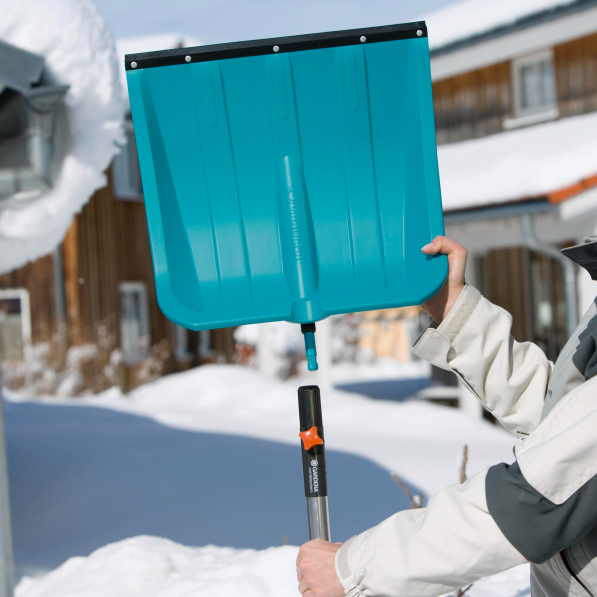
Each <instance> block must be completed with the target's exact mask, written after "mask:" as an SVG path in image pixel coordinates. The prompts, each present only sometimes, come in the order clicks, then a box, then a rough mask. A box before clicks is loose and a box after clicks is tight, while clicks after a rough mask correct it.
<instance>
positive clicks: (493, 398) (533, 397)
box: [413, 285, 553, 435]
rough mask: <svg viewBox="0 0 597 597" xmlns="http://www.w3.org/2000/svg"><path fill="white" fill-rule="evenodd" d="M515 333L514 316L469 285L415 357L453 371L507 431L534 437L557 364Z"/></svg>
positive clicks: (426, 336)
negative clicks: (515, 335) (512, 330)
mask: <svg viewBox="0 0 597 597" xmlns="http://www.w3.org/2000/svg"><path fill="white" fill-rule="evenodd" d="M511 329H512V316H511V315H510V314H509V313H508V312H506V311H504V309H501V308H500V307H497V306H496V305H494V304H492V303H490V302H489V301H488V300H487V299H485V298H483V296H481V294H480V292H479V291H478V290H477V289H475V288H473V287H472V286H468V285H467V286H465V288H464V290H463V291H462V293H461V295H460V296H459V297H458V300H457V301H456V303H455V304H454V307H452V309H451V310H450V313H449V314H448V316H447V317H446V319H445V320H444V321H443V322H442V323H441V325H439V326H438V327H434V326H431V327H430V328H429V329H427V330H426V331H425V333H424V334H423V335H422V336H421V338H419V340H418V341H417V343H416V344H415V346H414V348H413V353H414V354H415V355H417V356H419V357H420V358H422V359H424V360H426V361H429V362H430V363H431V364H432V365H435V366H436V367H440V368H442V369H448V370H451V371H453V372H454V373H455V374H456V375H457V376H458V377H459V378H460V379H461V380H462V382H463V384H464V385H465V386H466V387H467V388H468V389H469V390H470V391H471V392H473V394H474V395H475V396H476V397H477V398H478V399H479V400H480V401H481V403H482V404H483V406H484V407H485V408H486V409H487V410H489V411H490V412H491V413H492V414H493V415H494V416H495V417H496V418H497V419H498V420H499V421H500V423H501V424H502V425H503V426H504V427H505V428H506V429H508V430H509V431H511V432H512V433H515V434H518V435H528V434H529V433H530V432H531V431H532V430H533V429H535V428H536V427H537V425H538V424H539V421H540V417H541V410H542V408H543V403H544V400H545V395H546V392H547V385H548V382H549V378H550V375H551V370H552V367H553V365H552V363H551V362H550V361H549V360H548V359H547V357H546V356H545V354H544V353H543V351H542V350H541V349H540V348H539V347H538V346H536V345H535V344H532V343H530V342H522V343H520V342H516V341H515V340H514V338H513V337H512V335H511V333H510V331H511Z"/></svg>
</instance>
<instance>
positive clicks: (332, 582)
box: [296, 539, 345, 597]
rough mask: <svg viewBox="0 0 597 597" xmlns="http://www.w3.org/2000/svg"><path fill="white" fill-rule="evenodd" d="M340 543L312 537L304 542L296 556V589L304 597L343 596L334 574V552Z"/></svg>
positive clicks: (342, 588) (340, 584)
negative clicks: (312, 538) (311, 539)
mask: <svg viewBox="0 0 597 597" xmlns="http://www.w3.org/2000/svg"><path fill="white" fill-rule="evenodd" d="M341 546H342V543H330V542H329V541H324V540H323V539H314V540H313V541H309V542H308V543H304V544H303V545H302V546H301V549H300V550H299V554H298V556H297V558H296V578H297V580H298V581H299V586H298V590H299V592H300V593H301V594H302V595H304V597H344V595H345V593H344V587H343V586H342V583H341V582H340V579H339V578H338V575H337V574H336V552H337V551H338V550H339V549H340V547H341Z"/></svg>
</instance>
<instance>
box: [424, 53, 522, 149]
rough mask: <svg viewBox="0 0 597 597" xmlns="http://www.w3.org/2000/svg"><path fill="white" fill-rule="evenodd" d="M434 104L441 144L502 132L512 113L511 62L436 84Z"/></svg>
mask: <svg viewBox="0 0 597 597" xmlns="http://www.w3.org/2000/svg"><path fill="white" fill-rule="evenodd" d="M433 102H434V107H435V108H434V109H435V127H436V133H437V142H438V143H440V144H442V143H455V142H458V141H463V140H465V139H473V138H475V137H484V136H485V135H491V134H492V133H499V132H500V131H501V130H502V128H503V125H502V123H503V121H504V118H506V117H508V116H509V114H510V105H511V84H510V63H509V62H500V63H499V64H494V65H491V66H488V67H486V68H482V69H478V70H475V71H471V72H468V73H464V74H462V75H458V76H456V77H451V78H449V79H444V80H442V81H437V82H435V83H434V84H433Z"/></svg>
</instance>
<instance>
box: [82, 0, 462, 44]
mask: <svg viewBox="0 0 597 597" xmlns="http://www.w3.org/2000/svg"><path fill="white" fill-rule="evenodd" d="M455 1H456V0H93V2H94V3H95V5H96V6H97V7H98V8H99V9H100V11H101V12H102V14H103V15H104V17H105V18H106V20H107V21H108V23H109V24H110V26H111V27H112V30H113V31H114V34H115V36H116V37H117V38H122V37H130V36H136V35H152V34H156V33H185V34H188V35H194V36H195V37H198V38H199V39H201V40H202V41H203V42H204V43H207V44H211V43H222V42H227V41H242V40H246V39H258V38H266V37H278V36H285V35H297V34H300V33H315V32H318V31H332V30H336V29H351V28H357V27H367V26H375V25H387V24H390V23H403V22H408V21H412V20H415V19H417V18H418V17H420V16H421V15H425V14H426V13H429V12H431V11H432V10H434V9H436V8H440V7H442V6H446V5H447V4H452V3H454V2H455Z"/></svg>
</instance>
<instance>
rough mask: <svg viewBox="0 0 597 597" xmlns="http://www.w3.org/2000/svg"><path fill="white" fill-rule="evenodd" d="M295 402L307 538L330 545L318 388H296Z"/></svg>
mask: <svg viewBox="0 0 597 597" xmlns="http://www.w3.org/2000/svg"><path fill="white" fill-rule="evenodd" d="M298 401H299V417H300V426H301V433H300V437H301V441H302V446H301V452H302V455H303V479H304V482H305V497H306V498H307V515H308V517H309V538H310V539H325V540H326V541H330V520H329V513H328V486H327V472H326V463H325V446H324V439H323V438H324V436H323V419H322V416H321V397H320V394H319V388H318V387H317V386H302V387H300V388H299V391H298Z"/></svg>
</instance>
